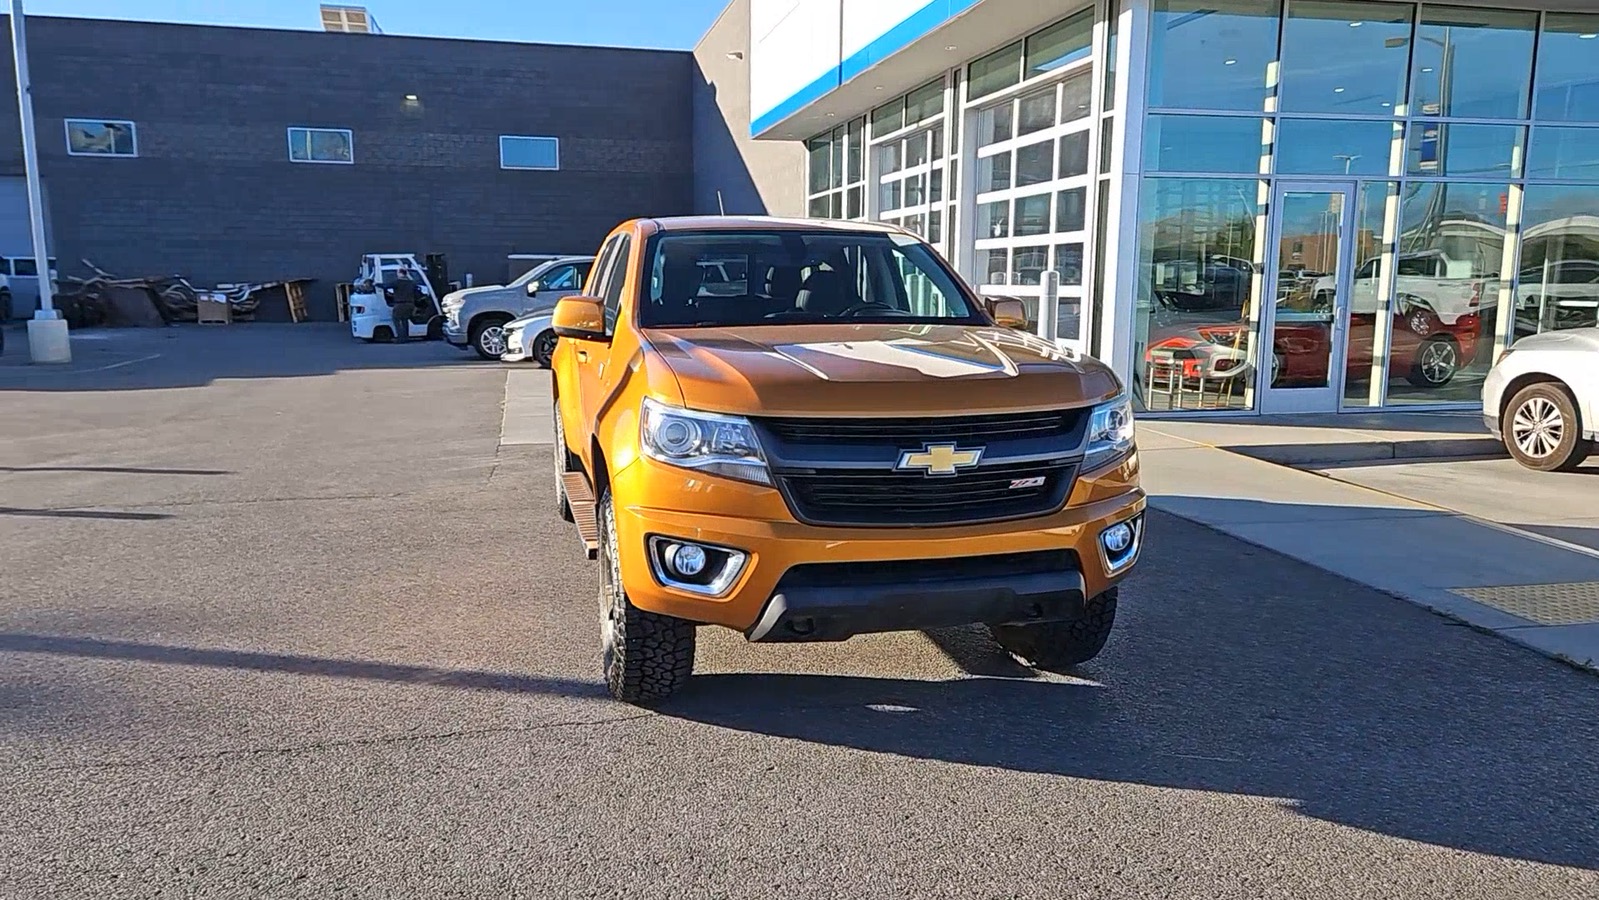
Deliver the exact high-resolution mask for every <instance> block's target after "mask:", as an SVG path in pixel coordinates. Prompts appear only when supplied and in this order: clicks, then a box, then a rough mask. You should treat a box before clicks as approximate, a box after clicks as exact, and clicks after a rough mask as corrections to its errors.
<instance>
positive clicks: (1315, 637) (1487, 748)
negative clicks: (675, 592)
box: [0, 325, 1599, 900]
mask: <svg viewBox="0 0 1599 900" xmlns="http://www.w3.org/2000/svg"><path fill="white" fill-rule="evenodd" d="M101 340H102V341H103V342H105V343H106V345H107V346H108V347H110V348H111V349H109V350H105V351H103V352H102V353H101V354H100V355H99V356H98V357H97V359H96V364H95V365H87V364H79V365H75V366H74V367H73V368H72V369H71V370H57V371H51V370H41V369H37V368H34V367H27V366H23V365H14V363H16V359H15V354H16V353H17V352H18V349H17V347H16V346H14V345H13V342H10V341H8V342H7V354H6V359H4V360H0V785H3V788H0V797H3V798H4V800H3V803H0V810H3V813H4V814H3V816H0V897H4V898H7V900H10V898H34V897H41V898H42V897H50V898H58V897H93V898H117V897H156V896H174V897H177V896H182V897H190V896H193V897H254V896H261V897H327V896H333V895H337V896H349V897H645V896H648V897H654V896H662V895H668V896H676V897H760V898H774V897H816V898H822V897H828V898H832V897H844V896H848V897H916V898H924V897H980V898H1001V897H1006V898H1008V897H1034V898H1064V897H1093V898H1120V897H1206V898H1230V897H1239V898H1244V897H1249V898H1257V897H1317V898H1322V897H1339V898H1357V897H1360V898H1364V897H1370V898H1393V897H1405V898H1420V897H1456V898H1494V900H1501V898H1515V897H1555V898H1565V897H1571V898H1578V897H1583V898H1588V897H1593V896H1596V895H1599V815H1596V804H1599V801H1595V799H1594V798H1596V797H1599V765H1596V764H1595V762H1594V747H1595V746H1599V681H1596V679H1595V678H1594V677H1593V676H1592V675H1590V674H1587V673H1583V672H1579V671H1576V670H1574V669H1572V668H1569V667H1567V666H1564V665H1562V664H1560V663H1557V662H1554V661H1551V660H1548V659H1545V658H1543V657H1540V656H1538V655H1537V654H1535V653H1533V652H1531V651H1529V650H1526V649H1524V648H1521V647H1518V646H1516V645H1513V644H1510V643H1508V642H1504V641H1500V640H1498V639H1496V638H1493V637H1491V636H1488V635H1484V634H1480V633H1478V632H1476V631H1473V630H1471V629H1469V628H1466V627H1462V626H1459V625H1457V624H1453V623H1451V622H1450V621H1449V620H1446V619H1444V618H1442V617H1439V616H1437V615H1434V614H1432V613H1429V612H1427V611H1426V610H1423V609H1421V608H1419V607H1416V606H1413V605H1411V604H1408V603H1405V602H1403V601H1401V600H1397V599H1394V598H1392V597H1389V596H1387V595H1384V594H1381V593H1378V592H1376V591H1373V590H1371V589H1368V588H1365V587H1361V586H1359V585H1356V584H1354V583H1352V582H1349V581H1345V580H1343V579H1340V578H1338V577H1336V576H1333V575H1329V574H1326V573H1324V572H1322V571H1320V570H1318V569H1315V568H1312V567H1309V566H1307V565H1304V564H1302V563H1298V562H1295V561H1292V560H1290V559H1287V558H1285V557H1282V556H1278V555H1275V554H1273V553H1271V552H1269V551H1266V550H1263V549H1259V548H1257V547H1254V546H1250V545H1248V544H1244V543H1242V542H1240V541H1237V540H1235V539H1233V538H1229V537H1226V536H1223V535H1221V534H1219V533H1217V532H1214V531H1211V530H1208V529H1206V528H1204V527H1202V526H1199V525H1195V524H1192V523H1189V522H1185V521H1183V520H1180V519H1177V518H1175V517H1171V516H1168V515H1164V514H1160V513H1156V514H1154V517H1153V519H1152V521H1151V523H1150V544H1149V547H1148V550H1147V552H1146V556H1145V560H1144V562H1143V564H1142V570H1141V572H1140V573H1139V574H1138V575H1137V576H1136V577H1135V578H1134V580H1133V581H1132V582H1131V583H1130V585H1129V586H1128V587H1127V588H1126V589H1125V591H1124V593H1123V597H1122V604H1121V614H1122V615H1121V619H1120V621H1119V622H1118V625H1117V631H1116V633H1115V634H1114V635H1113V636H1112V638H1111V641H1110V644H1109V646H1108V647H1107V649H1106V651H1105V653H1104V655H1103V656H1102V657H1101V658H1100V659H1098V660H1096V661H1095V662H1093V663H1090V664H1088V665H1086V666H1083V667H1082V668H1081V669H1080V670H1078V671H1076V672H1075V673H1072V674H1070V675H1040V674H1039V673H1034V672H1031V671H1029V670H1026V669H1024V668H1021V667H1020V666H1018V665H1017V664H1015V663H1014V662H1012V661H1011V660H1009V659H1008V658H1007V657H1005V656H1004V655H1003V654H1001V653H1000V652H998V650H997V649H996V648H995V647H994V646H993V645H992V644H990V643H988V642H987V641H986V640H985V639H984V638H983V637H982V635H981V634H979V633H976V632H973V631H968V630H954V631H948V632H938V633H935V634H931V635H924V634H905V635H889V636H876V637H871V638H863V639H857V640H854V641H851V642H848V643H845V644H840V645H823V646H810V647H807V646H781V647H764V646H762V647H756V646H751V645H748V644H746V643H744V641H743V640H742V638H741V637H739V636H738V635H734V634H730V633H726V632H713V631H702V632H701V638H700V654H699V662H698V665H697V667H696V671H697V672H698V674H699V677H698V678H697V679H696V681H695V683H694V684H693V685H692V687H691V689H690V690H689V691H688V692H687V693H686V694H685V695H683V696H682V697H681V698H680V699H678V700H677V701H674V702H673V703H672V704H670V705H668V706H667V707H665V708H664V709H662V710H660V711H658V712H645V711H642V710H639V709H636V708H632V707H629V706H625V705H622V704H618V703H615V702H612V701H611V700H609V699H608V698H607V697H606V695H605V692H604V690H603V688H602V686H601V684H600V681H599V678H598V672H599V658H598V657H599V653H598V645H599V638H598V633H599V623H598V605H597V599H596V592H597V579H596V573H595V571H594V568H593V565H592V564H591V563H588V562H587V561H585V560H584V559H583V556H582V553H581V550H580V548H579V546H578V543H577V541H576V539H575V537H573V536H572V534H571V533H570V532H569V530H568V529H569V527H570V526H567V525H565V524H564V523H562V522H560V521H559V520H558V519H557V518H556V517H555V515H554V513H553V511H552V510H551V508H550V506H551V503H550V500H551V485H550V479H551V472H550V468H549V458H550V454H549V447H548V446H547V445H543V444H540V443H537V442H536V440H535V439H534V438H530V437H528V435H529V434H535V433H534V432H528V431H523V432H521V433H520V434H521V435H522V436H521V437H520V438H519V440H518V441H513V442H510V443H505V444H502V443H501V430H502V425H503V423H504V412H503V410H504V407H503V404H504V403H505V402H506V399H507V396H508V395H507V372H506V370H505V368H504V367H501V366H499V365H495V364H481V363H477V362H475V361H473V360H471V359H468V357H466V356H465V355H464V354H461V353H459V352H458V351H455V350H453V349H451V348H448V347H445V346H441V345H438V344H419V345H412V346H382V345H376V346H372V345H363V344H357V343H354V342H351V341H349V339H348V338H347V336H345V334H344V333H343V332H342V331H341V330H339V329H337V328H331V327H327V326H297V327H291V326H264V325H243V326H231V327H227V328H220V329H217V330H215V331H202V330H200V329H197V328H192V327H191V328H186V329H184V328H179V329H166V330H158V331H147V332H126V333H119V334H112V335H110V336H109V337H105V338H102V339H101ZM23 349H25V347H24V348H23ZM83 356H84V354H80V358H82V357H83ZM124 362H125V363H126V364H123V363H124ZM113 366H114V367H113ZM107 367H111V368H107ZM91 370H92V371H91ZM516 377H517V378H518V379H526V378H529V377H530V376H527V375H525V374H523V373H520V372H519V373H518V374H517V376H516ZM532 377H536V376H532ZM535 436H536V435H535ZM1329 539H1335V538H1334V537H1333V536H1330V538H1329Z"/></svg>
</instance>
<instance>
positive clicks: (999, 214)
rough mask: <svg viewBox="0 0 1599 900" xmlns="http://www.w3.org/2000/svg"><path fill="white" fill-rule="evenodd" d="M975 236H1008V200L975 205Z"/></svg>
mask: <svg viewBox="0 0 1599 900" xmlns="http://www.w3.org/2000/svg"><path fill="white" fill-rule="evenodd" d="M977 236H978V237H979V238H1002V237H1010V201H1009V200H995V201H994V202H993V203H979V204H978V205H977Z"/></svg>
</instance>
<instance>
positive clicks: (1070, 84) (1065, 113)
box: [1060, 72, 1094, 124]
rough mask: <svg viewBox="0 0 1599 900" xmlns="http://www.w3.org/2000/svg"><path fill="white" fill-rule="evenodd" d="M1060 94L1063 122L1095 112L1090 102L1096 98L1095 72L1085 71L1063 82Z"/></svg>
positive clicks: (1072, 120) (1082, 117) (1073, 120)
mask: <svg viewBox="0 0 1599 900" xmlns="http://www.w3.org/2000/svg"><path fill="white" fill-rule="evenodd" d="M1060 96H1061V101H1060V121H1061V124H1065V123H1067V122H1075V121H1077V120H1078V119H1084V118H1087V117H1088V114H1089V113H1091V112H1093V110H1092V109H1090V108H1089V104H1090V103H1091V102H1092V101H1093V99H1094V73H1093V72H1084V73H1082V74H1081V75H1074V76H1072V77H1071V78H1068V79H1066V80H1065V81H1063V82H1061V84H1060Z"/></svg>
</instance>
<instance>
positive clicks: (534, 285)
mask: <svg viewBox="0 0 1599 900" xmlns="http://www.w3.org/2000/svg"><path fill="white" fill-rule="evenodd" d="M541 286H542V285H540V284H539V280H538V279H537V278H535V279H533V280H532V281H529V282H528V283H527V295H528V296H529V297H537V296H538V295H539V288H540V287H541Z"/></svg>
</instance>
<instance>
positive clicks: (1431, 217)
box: [1356, 182, 1510, 406]
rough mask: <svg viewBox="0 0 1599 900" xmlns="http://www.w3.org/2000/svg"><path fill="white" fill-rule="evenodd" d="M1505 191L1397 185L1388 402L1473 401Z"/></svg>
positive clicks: (1499, 254) (1497, 186) (1501, 259)
mask: <svg viewBox="0 0 1599 900" xmlns="http://www.w3.org/2000/svg"><path fill="white" fill-rule="evenodd" d="M1509 192H1510V188H1509V187H1508V186H1507V185H1505V184H1503V183H1498V182H1487V183H1466V182H1444V183H1431V184H1428V183H1412V184H1409V185H1406V186H1405V188H1404V189H1403V191H1402V193H1401V196H1400V212H1399V247H1398V253H1397V255H1396V257H1395V260H1394V270H1395V275H1394V300H1393V312H1394V328H1393V335H1392V338H1391V351H1390V353H1391V355H1390V357H1389V365H1388V371H1389V376H1388V403H1389V405H1390V406H1394V405H1399V406H1403V405H1408V404H1416V403H1449V402H1456V403H1458V402H1474V401H1476V400H1478V399H1479V398H1480V397H1481V396H1482V379H1483V376H1485V375H1486V374H1487V372H1488V368H1489V366H1490V365H1491V364H1492V362H1493V343H1494V328H1495V324H1496V322H1497V316H1498V302H1499V286H1500V278H1501V275H1502V274H1505V273H1504V272H1503V269H1504V268H1505V256H1506V254H1505V243H1506V218H1505V212H1506V210H1507V208H1508V205H1509ZM1356 302H1357V303H1358V302H1359V297H1358V295H1357V297H1356Z"/></svg>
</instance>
